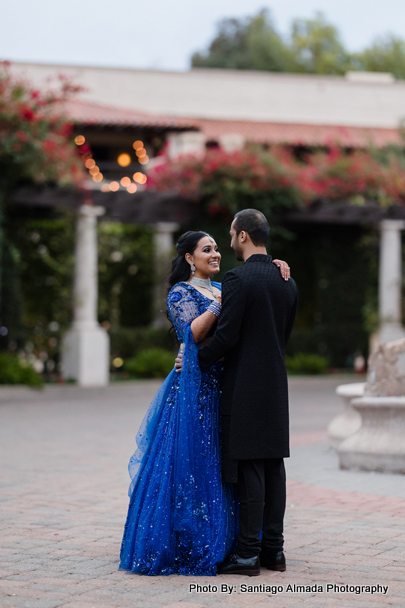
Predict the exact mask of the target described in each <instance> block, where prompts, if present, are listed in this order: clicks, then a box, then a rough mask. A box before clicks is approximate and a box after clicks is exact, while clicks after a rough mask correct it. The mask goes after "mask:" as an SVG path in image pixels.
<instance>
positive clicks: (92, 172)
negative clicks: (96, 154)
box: [89, 165, 100, 175]
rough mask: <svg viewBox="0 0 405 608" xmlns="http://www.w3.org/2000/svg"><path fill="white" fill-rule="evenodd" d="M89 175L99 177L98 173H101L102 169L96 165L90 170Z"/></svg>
mask: <svg viewBox="0 0 405 608" xmlns="http://www.w3.org/2000/svg"><path fill="white" fill-rule="evenodd" d="M89 173H90V175H97V173H100V169H99V168H98V167H97V165H96V166H94V167H92V168H91V169H90V170H89Z"/></svg>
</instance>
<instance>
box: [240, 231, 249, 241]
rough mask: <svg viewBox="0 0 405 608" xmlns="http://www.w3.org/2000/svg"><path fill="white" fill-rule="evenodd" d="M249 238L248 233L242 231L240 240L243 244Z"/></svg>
mask: <svg viewBox="0 0 405 608" xmlns="http://www.w3.org/2000/svg"><path fill="white" fill-rule="evenodd" d="M247 236H248V235H247V232H245V231H244V230H241V231H240V232H239V238H240V242H241V243H246V240H247Z"/></svg>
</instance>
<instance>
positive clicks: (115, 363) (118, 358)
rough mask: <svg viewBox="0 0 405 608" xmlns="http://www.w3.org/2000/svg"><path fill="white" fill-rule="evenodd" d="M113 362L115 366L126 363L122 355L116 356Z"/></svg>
mask: <svg viewBox="0 0 405 608" xmlns="http://www.w3.org/2000/svg"><path fill="white" fill-rule="evenodd" d="M112 364H113V366H114V367H121V366H122V365H124V361H123V359H121V357H115V359H114V360H113V362H112Z"/></svg>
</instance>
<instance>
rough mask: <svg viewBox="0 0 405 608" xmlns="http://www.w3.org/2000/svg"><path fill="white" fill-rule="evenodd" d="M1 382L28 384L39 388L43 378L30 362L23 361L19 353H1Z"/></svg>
mask: <svg viewBox="0 0 405 608" xmlns="http://www.w3.org/2000/svg"><path fill="white" fill-rule="evenodd" d="M0 384H26V385H27V386H33V387H36V388H38V387H41V386H42V384H43V380H42V376H40V375H39V374H38V373H37V372H36V371H35V369H34V368H33V367H32V365H31V364H30V363H25V362H22V361H21V360H20V359H19V358H18V357H17V355H9V354H8V353H0Z"/></svg>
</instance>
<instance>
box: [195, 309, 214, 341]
mask: <svg viewBox="0 0 405 608" xmlns="http://www.w3.org/2000/svg"><path fill="white" fill-rule="evenodd" d="M217 321H218V317H217V316H216V315H215V314H214V313H212V312H210V311H209V310H206V311H205V312H203V314H202V315H200V316H199V317H197V318H196V319H194V321H193V322H192V323H191V331H192V334H193V338H194V342H195V344H199V343H200V342H202V341H203V340H204V338H206V337H207V335H208V334H209V332H210V330H211V329H212V327H213V326H214V325H215V323H216V322H217Z"/></svg>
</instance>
